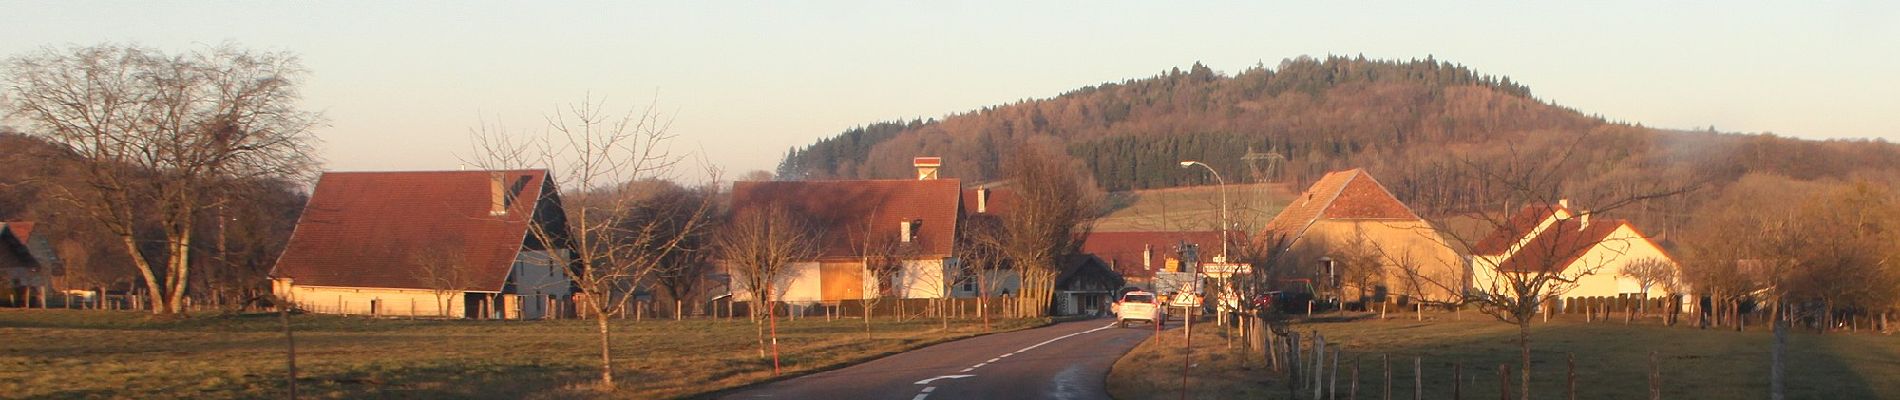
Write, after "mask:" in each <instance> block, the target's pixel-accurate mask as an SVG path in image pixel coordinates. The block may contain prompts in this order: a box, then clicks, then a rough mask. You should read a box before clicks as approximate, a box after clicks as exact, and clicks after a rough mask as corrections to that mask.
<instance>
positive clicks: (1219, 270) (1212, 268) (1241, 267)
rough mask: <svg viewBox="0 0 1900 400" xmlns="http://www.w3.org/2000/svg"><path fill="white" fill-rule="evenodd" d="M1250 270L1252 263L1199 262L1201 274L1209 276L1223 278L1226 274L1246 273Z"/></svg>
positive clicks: (1251, 270) (1250, 271)
mask: <svg viewBox="0 0 1900 400" xmlns="http://www.w3.org/2000/svg"><path fill="white" fill-rule="evenodd" d="M1252 272H1253V266H1252V265H1247V264H1241V263H1206V264H1201V275H1205V276H1207V277H1210V278H1225V277H1228V276H1232V275H1233V274H1246V273H1252Z"/></svg>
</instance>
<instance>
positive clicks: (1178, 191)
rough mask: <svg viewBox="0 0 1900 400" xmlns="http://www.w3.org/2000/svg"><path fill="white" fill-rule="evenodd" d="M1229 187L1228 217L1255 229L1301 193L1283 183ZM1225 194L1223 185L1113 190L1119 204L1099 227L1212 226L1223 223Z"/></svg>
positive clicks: (1193, 228)
mask: <svg viewBox="0 0 1900 400" xmlns="http://www.w3.org/2000/svg"><path fill="white" fill-rule="evenodd" d="M1227 191H1228V192H1227V201H1228V203H1229V207H1230V209H1228V210H1227V212H1228V213H1230V214H1231V215H1229V218H1231V219H1232V220H1233V221H1235V223H1236V224H1237V225H1239V226H1240V227H1242V228H1255V229H1257V228H1259V227H1262V226H1266V224H1267V221H1268V220H1271V219H1273V216H1274V215H1275V214H1279V213H1280V209H1281V208H1285V207H1286V205H1287V203H1289V202H1291V201H1292V199H1293V198H1294V197H1295V196H1298V193H1295V192H1292V191H1291V189H1288V188H1287V187H1286V185H1284V184H1245V185H1240V184H1235V185H1228V186H1227ZM1220 196H1221V193H1220V187H1219V186H1191V187H1179V188H1167V189H1150V190H1136V191H1129V192H1116V193H1114V194H1111V195H1110V202H1111V204H1112V205H1113V206H1115V210H1114V211H1111V212H1110V213H1109V215H1108V216H1105V217H1102V219H1100V220H1098V221H1096V226H1095V230H1097V231H1102V232H1125V231H1143V232H1152V231H1211V230H1214V229H1215V228H1217V227H1219V226H1220V204H1221V201H1220Z"/></svg>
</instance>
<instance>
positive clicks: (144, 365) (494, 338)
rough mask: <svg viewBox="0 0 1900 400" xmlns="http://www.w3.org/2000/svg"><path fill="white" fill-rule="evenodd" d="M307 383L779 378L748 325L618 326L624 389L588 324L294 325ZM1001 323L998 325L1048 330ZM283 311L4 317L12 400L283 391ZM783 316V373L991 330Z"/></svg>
mask: <svg viewBox="0 0 1900 400" xmlns="http://www.w3.org/2000/svg"><path fill="white" fill-rule="evenodd" d="M292 319H293V324H294V325H295V327H296V331H297V333H296V339H297V368H298V372H299V377H300V379H299V380H298V382H299V383H298V388H299V391H300V392H301V394H302V395H304V396H305V397H311V398H575V397H594V398H637V399H649V398H668V397H687V396H694V395H699V394H705V393H710V392H714V391H718V390H723V389H728V388H733V387H739V386H743V385H748V384H752V383H757V382H762V381H766V380H770V379H772V376H771V361H770V360H769V359H761V358H760V357H759V350H758V345H757V342H756V336H755V334H756V330H755V325H754V324H752V323H749V322H747V321H746V320H745V319H743V318H741V319H737V320H687V321H679V322H675V321H653V320H648V321H641V322H634V321H615V324H616V326H615V327H614V329H615V336H614V341H613V346H614V348H615V356H616V357H618V359H617V360H616V362H615V368H616V370H617V374H616V375H615V379H616V380H617V381H619V382H621V384H620V388H619V390H617V391H616V392H613V393H608V394H602V393H597V392H595V391H593V390H592V389H591V384H590V383H591V382H592V381H593V380H595V379H596V378H597V377H598V369H597V366H598V365H599V364H598V363H599V353H598V351H597V347H595V343H598V342H597V341H596V340H597V339H596V337H597V336H595V333H594V329H595V328H594V325H593V324H592V323H591V322H588V321H572V320H568V321H529V322H520V321H429V320H421V321H412V320H377V319H363V318H350V317H336V316H318V315H299V316H293V317H292ZM1043 323H1044V322H1043V321H1039V320H1012V321H1007V322H999V323H998V324H997V325H996V328H997V330H998V331H1004V330H1014V329H1023V328H1027V327H1033V326H1040V325H1042V324H1043ZM278 324H279V322H278V320H277V318H276V315H274V314H265V315H239V316H200V317H196V318H191V319H186V320H181V321H152V320H149V319H148V318H147V317H146V316H145V315H144V314H138V313H127V312H100V311H73V310H0V337H3V338H5V339H0V397H4V398H193V399H224V398H261V397H281V396H283V394H284V393H285V391H286V385H285V384H284V379H283V377H284V375H285V368H284V351H283V349H284V347H283V345H284V342H283V335H282V333H281V332H280V331H279V329H281V328H280V326H279V325H278ZM874 325H875V326H874V329H875V330H876V339H875V340H868V339H866V338H865V336H864V333H863V329H864V328H863V324H862V320H857V319H847V320H839V321H833V322H827V321H825V320H824V319H823V318H816V319H800V320H799V321H797V322H789V321H780V324H779V337H780V339H779V343H780V346H781V352H782V353H783V357H782V362H783V365H784V368H785V371H786V373H787V374H788V375H789V374H798V373H804V372H810V371H814V370H822V369H827V368H835V367H837V366H841V365H846V364H850V363H855V362H861V361H864V360H867V359H871V358H875V357H879V356H882V355H886V354H890V353H894V352H900V351H904V350H908V349H912V348H916V347H920V346H924V345H927V344H931V343H936V342H940V341H944V340H949V339H954V338H960V337H967V336H972V335H976V334H980V332H979V331H980V330H981V329H980V323H979V322H976V321H967V320H965V321H956V320H953V321H952V322H951V326H952V329H951V331H950V332H947V333H946V332H943V331H941V330H939V325H938V321H936V320H912V321H908V322H901V323H900V322H894V321H889V320H878V321H874Z"/></svg>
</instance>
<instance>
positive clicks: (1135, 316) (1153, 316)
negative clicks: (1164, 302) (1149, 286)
mask: <svg viewBox="0 0 1900 400" xmlns="http://www.w3.org/2000/svg"><path fill="white" fill-rule="evenodd" d="M1109 308H1111V309H1113V310H1114V311H1115V322H1116V323H1117V324H1120V325H1121V327H1124V328H1126V327H1128V321H1142V322H1147V323H1152V324H1160V323H1162V322H1164V321H1167V320H1168V315H1167V308H1166V307H1162V306H1161V299H1160V298H1159V296H1155V294H1154V293H1151V292H1144V291H1134V292H1128V293H1123V294H1122V297H1121V299H1118V300H1116V301H1115V304H1113V305H1111V306H1109Z"/></svg>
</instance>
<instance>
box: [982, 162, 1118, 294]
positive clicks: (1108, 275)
mask: <svg viewBox="0 0 1900 400" xmlns="http://www.w3.org/2000/svg"><path fill="white" fill-rule="evenodd" d="M1011 185H1012V183H1010V182H992V183H988V184H983V185H979V186H977V187H974V188H967V189H964V190H963V200H962V203H963V204H962V209H963V218H964V223H962V224H960V226H961V227H967V226H972V225H975V224H978V223H985V222H987V223H989V224H1000V223H1002V220H1001V219H1002V218H1005V217H1006V216H1008V215H1009V214H1010V213H1011V212H1014V211H1015V210H1016V208H1017V207H1018V206H1019V205H1020V203H1019V202H1020V201H1021V200H1020V198H1019V197H1017V196H1016V192H1015V191H1013V190H1011ZM984 220H988V221H984ZM1093 240H1095V236H1094V234H1089V235H1088V236H1085V237H1083V243H1084V246H1086V243H1090V242H1091V241H1093ZM965 261H966V260H959V262H965ZM1111 263H1112V261H1109V260H1107V259H1105V258H1102V257H1100V256H1099V255H1097V254H1090V252H1089V251H1087V250H1083V251H1081V252H1079V253H1077V254H1070V255H1068V256H1064V257H1062V258H1061V259H1059V260H1057V261H1056V268H1057V271H1056V278H1055V291H1054V293H1052V294H1051V296H1052V297H1053V298H1052V299H1050V302H1049V306H1050V313H1052V314H1053V315H1076V314H1090V313H1094V312H1100V311H1105V310H1106V307H1107V306H1108V304H1110V303H1113V302H1114V300H1115V299H1114V297H1115V295H1116V294H1118V293H1117V292H1116V291H1117V290H1118V289H1121V288H1122V286H1123V285H1126V284H1128V282H1127V281H1126V280H1125V279H1124V276H1123V275H1122V274H1120V273H1117V272H1116V271H1115V269H1114V267H1113V265H1112V264H1111ZM964 267H965V268H963V270H962V271H961V272H962V273H964V274H982V275H981V276H982V277H983V278H985V279H986V280H985V281H986V282H988V284H987V286H988V288H987V289H988V291H989V293H990V294H991V295H992V296H995V295H1001V294H1005V293H1021V292H1022V274H1021V273H1020V272H1019V271H1017V270H1016V269H1014V268H1013V267H1011V266H1010V265H1008V264H1007V263H1001V264H999V265H965V266H964ZM977 277H978V276H977V275H966V276H962V277H960V278H961V279H956V282H957V283H958V285H957V287H956V288H955V290H952V291H951V295H952V296H956V297H965V298H967V297H976V296H977V295H978V294H979V290H978V289H980V288H978V287H977V286H978V284H977Z"/></svg>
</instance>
